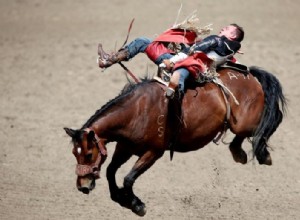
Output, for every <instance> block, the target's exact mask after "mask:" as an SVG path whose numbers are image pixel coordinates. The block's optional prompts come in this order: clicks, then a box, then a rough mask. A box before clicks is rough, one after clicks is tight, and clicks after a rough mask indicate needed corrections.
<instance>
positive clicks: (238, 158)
mask: <svg viewBox="0 0 300 220" xmlns="http://www.w3.org/2000/svg"><path fill="white" fill-rule="evenodd" d="M244 140H245V137H241V136H238V135H236V136H235V137H234V138H233V140H232V142H231V143H230V145H229V149H230V152H231V154H232V157H233V159H234V161H235V162H237V163H241V164H246V163H247V154H246V152H245V151H244V150H243V149H242V143H243V141H244Z"/></svg>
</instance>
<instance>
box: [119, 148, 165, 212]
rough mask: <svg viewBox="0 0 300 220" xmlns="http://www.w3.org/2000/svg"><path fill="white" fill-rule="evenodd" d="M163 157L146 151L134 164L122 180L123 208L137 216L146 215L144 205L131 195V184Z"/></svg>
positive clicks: (159, 153)
mask: <svg viewBox="0 0 300 220" xmlns="http://www.w3.org/2000/svg"><path fill="white" fill-rule="evenodd" d="M162 155H163V151H162V152H158V151H147V152H146V153H145V154H144V155H142V156H141V157H140V158H139V159H138V160H137V161H136V163H135V165H134V166H133V168H132V169H131V171H130V172H129V173H128V175H127V176H126V177H125V178H124V188H123V190H124V191H123V195H124V197H123V199H124V200H123V201H122V204H121V203H120V204H121V205H123V206H125V207H127V208H129V209H131V210H132V211H133V212H134V213H136V214H137V215H139V216H144V215H145V214H146V207H145V204H144V203H143V202H142V201H141V200H140V199H139V198H138V197H137V196H135V195H134V193H133V189H132V187H133V184H134V182H135V180H136V179H137V178H138V177H139V176H140V175H141V174H142V173H144V172H145V171H146V170H147V169H149V168H150V167H151V166H152V165H153V164H154V163H155V161H156V160H157V159H158V158H160V157H161V156H162Z"/></svg>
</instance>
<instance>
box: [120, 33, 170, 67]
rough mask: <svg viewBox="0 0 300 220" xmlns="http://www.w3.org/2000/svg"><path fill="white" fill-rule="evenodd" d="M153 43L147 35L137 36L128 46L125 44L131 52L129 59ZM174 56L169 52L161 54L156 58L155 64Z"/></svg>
mask: <svg viewBox="0 0 300 220" xmlns="http://www.w3.org/2000/svg"><path fill="white" fill-rule="evenodd" d="M151 43H152V41H151V40H150V39H149V38H146V37H139V38H136V39H135V40H133V41H131V42H130V43H129V44H128V45H127V46H125V48H126V49H127V50H128V52H129V56H128V59H131V58H133V57H135V55H137V54H139V53H144V52H145V50H146V48H147V47H148V46H149V44H151ZM172 56H173V55H171V54H169V53H165V54H163V55H161V56H159V57H158V58H157V59H156V60H155V64H156V65H159V64H161V62H162V61H163V60H164V59H170V58H171V57H172Z"/></svg>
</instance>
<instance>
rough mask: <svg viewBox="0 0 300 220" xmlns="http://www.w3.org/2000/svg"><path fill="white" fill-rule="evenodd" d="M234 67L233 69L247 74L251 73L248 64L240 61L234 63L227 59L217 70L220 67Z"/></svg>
mask: <svg viewBox="0 0 300 220" xmlns="http://www.w3.org/2000/svg"><path fill="white" fill-rule="evenodd" d="M225 68H227V69H232V70H236V71H239V72H241V73H243V74H245V75H247V74H249V68H248V67H247V66H246V65H243V64H240V63H234V62H231V61H227V62H226V63H224V64H222V65H220V66H218V67H217V71H218V70H219V69H225Z"/></svg>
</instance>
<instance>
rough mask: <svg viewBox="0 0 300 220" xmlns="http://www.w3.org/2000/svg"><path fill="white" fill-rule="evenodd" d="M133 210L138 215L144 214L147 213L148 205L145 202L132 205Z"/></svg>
mask: <svg viewBox="0 0 300 220" xmlns="http://www.w3.org/2000/svg"><path fill="white" fill-rule="evenodd" d="M131 210H132V212H134V213H135V214H137V215H138V216H144V215H146V212H147V209H146V206H145V204H144V203H142V204H140V205H136V206H134V207H132V209H131Z"/></svg>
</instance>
